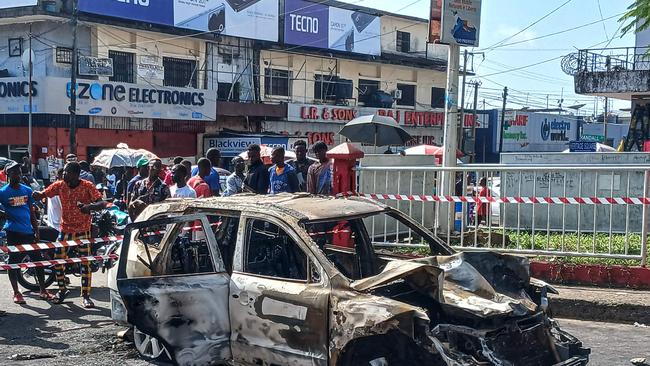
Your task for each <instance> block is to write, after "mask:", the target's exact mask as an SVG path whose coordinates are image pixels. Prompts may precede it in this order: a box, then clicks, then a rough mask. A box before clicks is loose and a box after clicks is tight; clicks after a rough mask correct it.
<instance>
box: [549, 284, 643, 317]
mask: <svg viewBox="0 0 650 366" xmlns="http://www.w3.org/2000/svg"><path fill="white" fill-rule="evenodd" d="M552 286H553V287H555V288H556V289H557V290H558V291H559V292H560V294H559V295H554V294H550V296H549V301H550V305H551V311H552V312H553V316H554V317H557V318H570V319H580V320H591V321H606V322H617V323H627V324H634V323H635V322H636V323H640V324H645V325H647V326H650V291H637V290H627V289H615V288H598V287H579V286H559V285H558V286H556V285H552Z"/></svg>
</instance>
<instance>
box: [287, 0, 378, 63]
mask: <svg viewBox="0 0 650 366" xmlns="http://www.w3.org/2000/svg"><path fill="white" fill-rule="evenodd" d="M284 13H285V20H284V43H286V44H292V45H298V46H308V47H316V48H323V49H331V50H337V51H345V52H353V53H363V54H369V55H380V54H381V24H380V20H379V17H378V16H375V15H372V14H367V13H363V12H360V11H353V10H347V9H341V8H335V7H331V6H327V5H322V4H317V3H312V2H309V1H304V0H286V1H285V3H284Z"/></svg>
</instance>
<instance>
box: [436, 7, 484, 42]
mask: <svg viewBox="0 0 650 366" xmlns="http://www.w3.org/2000/svg"><path fill="white" fill-rule="evenodd" d="M480 28H481V0H443V1H442V28H441V29H442V31H441V34H440V43H444V44H452V43H453V44H457V45H460V46H470V47H478V45H479V33H480Z"/></svg>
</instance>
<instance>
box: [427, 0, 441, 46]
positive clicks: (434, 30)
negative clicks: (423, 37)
mask: <svg viewBox="0 0 650 366" xmlns="http://www.w3.org/2000/svg"><path fill="white" fill-rule="evenodd" d="M442 1H443V0H431V8H430V9H431V14H429V43H436V42H438V41H440V27H441V24H440V23H441V21H442Z"/></svg>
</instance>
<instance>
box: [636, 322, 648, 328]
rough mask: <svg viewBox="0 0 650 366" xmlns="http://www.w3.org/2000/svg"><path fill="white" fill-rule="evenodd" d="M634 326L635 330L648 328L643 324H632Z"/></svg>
mask: <svg viewBox="0 0 650 366" xmlns="http://www.w3.org/2000/svg"><path fill="white" fill-rule="evenodd" d="M634 326H635V327H637V328H647V327H648V326H647V325H645V324H641V323H639V322H634Z"/></svg>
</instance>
